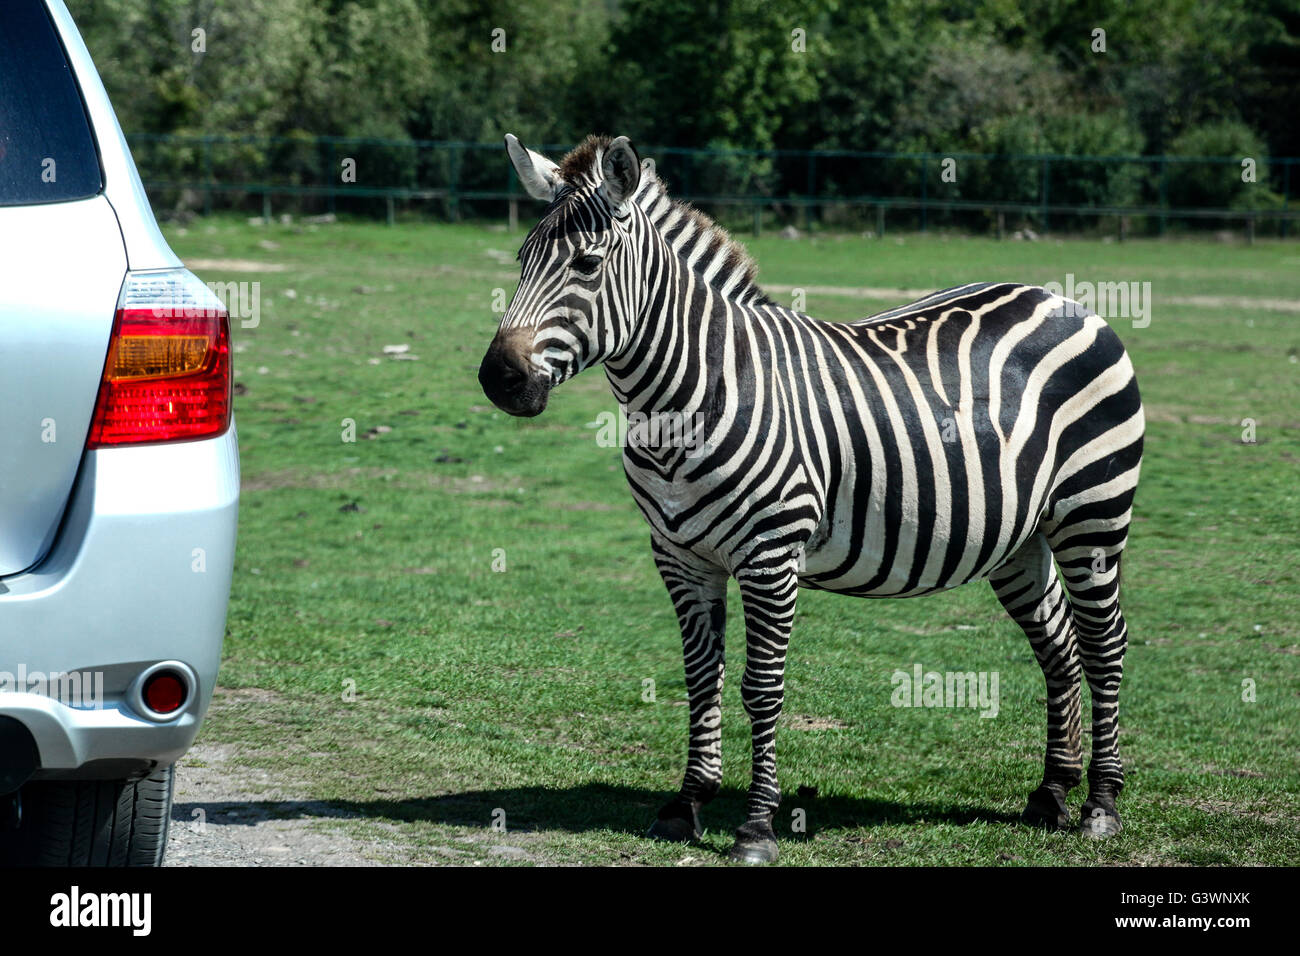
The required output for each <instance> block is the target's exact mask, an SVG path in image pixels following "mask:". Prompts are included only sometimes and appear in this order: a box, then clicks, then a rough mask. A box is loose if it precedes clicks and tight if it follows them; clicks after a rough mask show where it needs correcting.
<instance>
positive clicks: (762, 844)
mask: <svg viewBox="0 0 1300 956" xmlns="http://www.w3.org/2000/svg"><path fill="white" fill-rule="evenodd" d="M729 855H730V857H731V860H732V862H734V863H775V862H776V857H777V849H776V833H775V832H774V831H773V830H772V823H771V820H770V819H768V820H750V821H749V822H747V823H744V824H741V826H740V827H739V828H738V829H737V830H736V843H735V846H733V847H732V848H731V853H730V854H729Z"/></svg>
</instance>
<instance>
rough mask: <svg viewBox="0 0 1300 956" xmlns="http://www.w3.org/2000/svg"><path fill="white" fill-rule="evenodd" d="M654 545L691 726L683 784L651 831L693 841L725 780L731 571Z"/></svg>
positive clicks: (667, 837) (662, 837)
mask: <svg viewBox="0 0 1300 956" xmlns="http://www.w3.org/2000/svg"><path fill="white" fill-rule="evenodd" d="M651 547H652V550H653V552H654V559H655V564H656V565H657V566H658V568H659V574H660V576H661V577H662V578H663V581H664V585H665V586H666V587H667V588H668V594H669V596H670V597H671V598H672V601H673V607H674V608H675V609H676V611H677V622H678V624H679V625H680V626H681V630H682V659H683V661H684V662H685V665H686V691H687V695H688V697H689V698H690V720H691V728H690V743H689V746H688V750H687V757H686V775H685V777H684V778H683V781H682V788H681V790H680V791H679V792H678V794H677V795H676V796H675V797H673V799H672V800H670V801H668V803H667V804H665V805H664V807H663V808H662V809H661V810H660V811H659V816H658V819H656V820H655V822H654V824H653V825H652V826H651V827H650V832H649V833H648V834H647V836H650V837H652V838H654V839H656V840H671V841H674V842H679V843H688V842H690V841H692V840H697V839H699V837H700V835H701V833H702V831H701V828H700V817H699V813H700V808H701V807H702V806H704V804H706V803H708V802H709V801H710V800H711V799H713V797H714V796H715V795H716V794H717V792H718V788H719V786H721V784H722V680H723V676H724V670H725V668H724V658H723V650H724V647H723V643H724V642H723V639H724V632H725V630H726V619H727V575H726V572H724V571H723V570H721V569H720V568H716V567H713V566H712V565H709V564H706V563H704V562H703V561H702V560H701V559H700V558H698V557H696V556H695V555H692V554H690V553H687V552H681V551H678V550H677V549H674V548H671V547H670V546H668V545H666V544H663V543H661V542H659V541H656V540H653V539H652V540H651Z"/></svg>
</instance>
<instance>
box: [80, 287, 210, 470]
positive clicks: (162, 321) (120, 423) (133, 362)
mask: <svg viewBox="0 0 1300 956" xmlns="http://www.w3.org/2000/svg"><path fill="white" fill-rule="evenodd" d="M229 427H230V321H229V318H228V317H227V314H226V309H225V306H223V305H222V304H221V300H220V299H218V298H217V297H216V296H215V295H213V294H212V292H211V290H209V289H208V287H207V286H205V285H204V284H203V283H202V282H200V281H199V280H198V278H197V277H195V276H194V275H193V274H192V273H190V272H188V271H186V270H184V269H173V270H168V271H166V272H133V273H128V274H127V277H126V282H125V284H124V285H123V286H122V295H121V298H120V300H119V302H118V307H117V315H116V317H115V318H114V321H113V337H112V340H111V341H110V342H109V346H108V359H107V361H106V362H105V363H104V377H103V380H102V382H101V383H100V386H99V398H98V400H97V402H96V403H95V417H94V419H93V421H92V422H91V425H90V437H89V438H88V439H87V446H88V447H90V448H104V447H107V446H113V445H137V444H142V443H145V442H167V441H189V440H192V439H195V438H212V437H215V436H217V435H220V434H222V433H223V432H225V430H226V429H227V428H229Z"/></svg>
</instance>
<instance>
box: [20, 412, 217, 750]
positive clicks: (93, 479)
mask: <svg viewBox="0 0 1300 956" xmlns="http://www.w3.org/2000/svg"><path fill="white" fill-rule="evenodd" d="M238 506H239V446H238V442H237V439H236V435H235V430H234V429H233V428H231V429H230V430H229V431H227V432H226V433H225V434H224V435H222V436H221V437H219V438H215V439H207V440H203V441H194V442H180V443H174V444H165V445H143V446H133V447H128V448H101V449H98V450H95V451H91V452H87V453H86V456H85V460H84V461H83V463H82V467H81V471H80V474H79V475H78V479H77V486H76V490H75V491H74V492H73V497H72V501H71V504H70V506H69V508H68V515H67V519H66V520H65V521H64V524H63V527H62V529H61V531H60V533H59V536H58V538H57V540H56V541H55V544H54V547H53V548H52V549H51V551H50V553H49V555H48V556H47V557H46V559H45V560H44V561H42V562H41V563H40V565H38V566H37V567H35V568H33V569H32V570H31V571H28V572H26V573H24V574H19V575H14V576H11V577H7V578H4V579H3V580H0V635H3V639H2V640H0V670H3V671H7V672H8V673H9V674H11V675H15V676H16V675H17V674H18V673H19V672H20V669H21V672H23V673H26V674H27V675H29V676H30V675H32V674H43V675H52V674H60V673H74V672H76V673H80V674H82V675H100V677H99V679H100V681H101V683H100V687H101V688H102V695H100V696H98V697H97V699H95V700H81V701H71V702H70V701H66V700H65V701H60V700H56V699H53V698H52V697H51V696H49V695H48V694H36V693H24V692H8V693H4V694H0V713H3V714H5V715H7V716H11V717H16V718H17V719H19V720H20V721H22V722H23V723H25V724H26V725H27V728H28V730H30V731H31V732H32V735H33V737H34V738H35V739H36V745H37V748H38V750H39V752H40V765H41V767H42V768H44V769H58V768H65V769H66V768H71V767H76V766H79V765H81V764H83V763H86V762H89V761H92V760H104V759H109V758H117V757H125V756H128V755H134V756H145V757H148V758H150V759H153V760H157V761H159V762H170V761H171V760H174V759H175V758H176V757H178V756H180V754H181V753H183V752H184V751H185V749H186V748H187V747H188V746H189V744H190V742H191V741H192V740H193V738H194V734H195V733H196V732H197V730H198V725H199V721H200V720H201V719H202V717H203V714H204V713H205V712H206V710H207V707H208V703H209V701H210V700H211V698H212V691H213V688H214V686H215V684H216V677H217V668H218V665H219V664H220V662H221V643H222V638H223V637H224V634H225V617H226V600H227V596H228V595H229V593H230V580H231V574H232V571H233V567H234V557H235V526H236V521H237V511H238ZM168 660H175V661H179V662H181V663H183V664H185V665H187V666H188V667H189V668H190V669H192V671H193V673H194V675H195V677H196V678H197V685H198V686H197V687H196V688H195V689H194V691H195V692H194V693H192V694H191V695H190V698H189V700H188V701H187V703H186V705H185V706H184V707H183V708H182V710H181V711H180V712H178V713H177V714H176V715H175V716H174V717H173V718H172V719H171V720H168V721H165V722H163V723H159V722H158V721H154V720H150V719H148V718H147V717H145V716H144V715H141V714H137V713H134V712H132V710H131V708H130V706H129V704H128V702H127V696H128V694H127V691H128V689H129V687H130V685H131V683H132V681H133V679H134V677H135V675H136V674H138V673H139V672H140V671H142V670H144V669H145V668H146V667H148V666H149V665H150V664H153V663H156V662H159V661H168ZM87 686H89V684H88V685H87ZM86 696H87V698H90V697H92V696H94V695H91V694H88V695H86ZM86 704H88V706H84V705H86Z"/></svg>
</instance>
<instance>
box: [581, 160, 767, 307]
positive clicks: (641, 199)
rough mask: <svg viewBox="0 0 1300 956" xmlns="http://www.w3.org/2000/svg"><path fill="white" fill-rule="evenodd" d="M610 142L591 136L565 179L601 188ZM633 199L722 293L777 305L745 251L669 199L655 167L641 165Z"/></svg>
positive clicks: (724, 233)
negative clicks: (765, 289) (602, 164)
mask: <svg viewBox="0 0 1300 956" xmlns="http://www.w3.org/2000/svg"><path fill="white" fill-rule="evenodd" d="M611 142H612V140H611V138H610V137H608V136H597V135H595V134H592V135H590V136H588V137H587V138H586V139H584V140H583V141H582V142H581V143H579V144H578V145H577V146H576V147H574V149H573V150H572V151H571V152H570V153H569V154H568V155H567V156H565V157H564V159H562V160H560V178H561V179H563V180H564V181H565V182H567V183H570V184H572V185H574V186H577V185H581V184H583V183H588V184H598V183H600V182H601V181H602V180H603V178H604V177H603V175H602V173H601V169H600V164H601V158H602V157H603V156H604V154H605V150H606V149H607V148H608V147H609V144H610V143H611ZM633 198H634V199H635V200H636V203H637V205H639V206H640V207H641V208H642V209H643V210H645V213H646V215H647V216H648V217H649V218H650V221H651V222H652V223H653V224H654V226H655V228H657V229H658V230H659V232H660V233H661V234H662V235H663V237H664V239H665V240H666V241H667V242H668V245H669V246H670V247H671V248H672V249H673V251H674V252H676V253H677V254H678V255H679V256H681V257H682V258H683V259H685V260H686V262H687V263H688V264H689V265H690V266H691V268H692V269H694V270H695V272H697V273H698V274H699V275H701V276H702V277H703V278H704V279H705V281H707V282H708V283H709V284H710V285H711V286H713V287H714V288H715V289H716V290H718V292H719V293H721V294H722V295H724V296H726V297H728V298H731V299H734V300H736V301H738V302H745V303H751V304H763V303H769V302H771V301H772V300H771V299H769V298H768V297H767V295H766V294H765V293H764V292H763V290H762V289H761V288H759V285H758V266H757V265H756V264H755V263H754V260H753V258H752V257H751V256H750V255H749V252H748V251H747V250H746V249H745V247H744V246H742V245H741V244H740V243H739V242H737V241H736V240H735V239H733V238H732V237H731V234H730V233H728V232H727V230H725V229H723V228H722V227H721V226H720V225H718V224H717V223H716V222H715V221H714V220H713V219H712V218H710V217H709V216H708V215H706V214H705V213H703V212H701V211H700V210H698V209H696V208H695V207H694V206H692V205H691V204H690V203H688V202H686V201H685V200H681V199H673V198H672V197H671V196H669V195H668V187H667V186H666V185H665V184H664V181H663V180H662V179H660V178H659V176H658V174H657V173H656V172H655V171H654V170H653V167H651V168H647V167H646V166H645V165H644V164H643V165H642V169H641V185H640V186H639V187H638V188H637V191H636V195H635V196H634V197H633Z"/></svg>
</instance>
